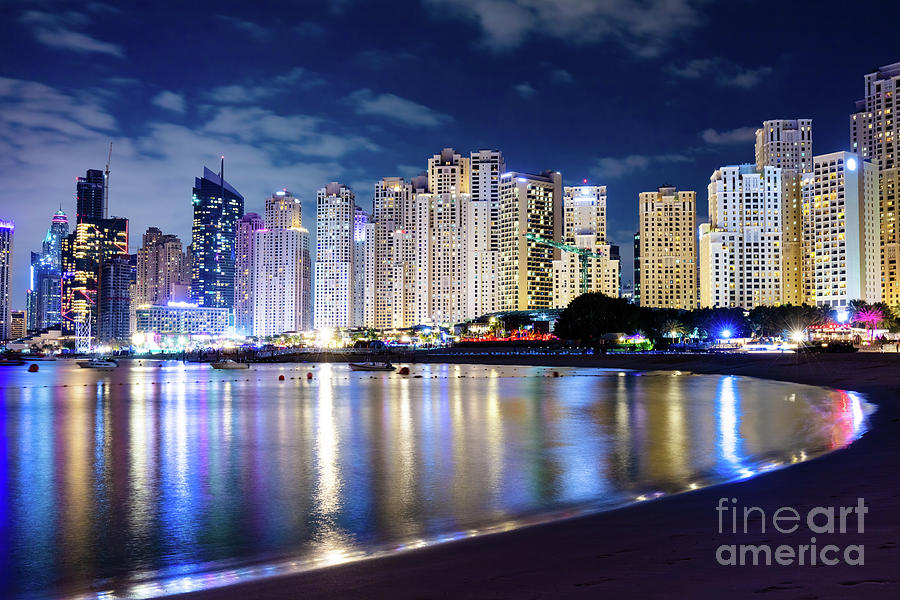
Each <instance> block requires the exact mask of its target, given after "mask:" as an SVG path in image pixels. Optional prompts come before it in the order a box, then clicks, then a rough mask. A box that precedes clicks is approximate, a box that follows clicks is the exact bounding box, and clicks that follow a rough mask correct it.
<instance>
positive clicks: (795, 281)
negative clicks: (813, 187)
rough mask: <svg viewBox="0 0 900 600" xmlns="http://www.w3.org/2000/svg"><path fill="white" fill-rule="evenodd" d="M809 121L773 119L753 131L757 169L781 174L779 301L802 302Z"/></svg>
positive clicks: (810, 123)
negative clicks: (803, 179) (803, 177)
mask: <svg viewBox="0 0 900 600" xmlns="http://www.w3.org/2000/svg"><path fill="white" fill-rule="evenodd" d="M812 157H813V147H812V119H773V120H770V121H764V122H763V124H762V127H761V128H759V129H757V130H756V169H757V171H762V169H763V167H767V166H768V167H778V168H780V169H781V170H782V171H781V185H782V191H781V227H782V236H781V246H782V251H781V280H782V289H781V301H782V302H783V303H784V304H795V305H797V304H801V303H802V302H803V277H802V271H803V259H802V256H801V254H802V239H801V236H802V234H803V225H802V224H803V215H802V210H801V200H800V177H801V175H803V174H804V173H809V172H810V171H811V170H812Z"/></svg>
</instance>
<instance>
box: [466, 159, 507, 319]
mask: <svg viewBox="0 0 900 600" xmlns="http://www.w3.org/2000/svg"><path fill="white" fill-rule="evenodd" d="M469 167H470V172H471V180H470V181H471V183H470V185H469V189H470V190H471V201H470V202H469V204H468V205H467V208H468V215H467V217H466V223H467V227H468V231H467V234H466V248H467V252H468V256H467V260H466V269H467V277H466V280H467V287H468V289H467V292H466V294H467V306H466V312H467V314H468V317H469V318H476V317H480V316H481V315H485V314H489V313H493V312H497V311H498V310H499V287H498V286H499V277H498V276H499V271H498V268H499V261H500V253H499V248H500V230H499V227H498V225H499V221H500V176H501V175H502V174H503V173H505V172H506V163H505V162H504V160H503V154H502V153H501V152H500V151H499V150H478V151H476V152H472V153H470V154H469Z"/></svg>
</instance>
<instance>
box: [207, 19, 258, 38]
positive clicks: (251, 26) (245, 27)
mask: <svg viewBox="0 0 900 600" xmlns="http://www.w3.org/2000/svg"><path fill="white" fill-rule="evenodd" d="M216 18H217V19H218V20H220V21H222V22H224V23H227V24H228V25H230V26H231V27H233V28H234V29H237V30H238V31H243V32H244V33H246V34H247V35H249V36H250V37H252V38H253V39H255V40H264V39H266V38H267V37H269V30H268V29H266V28H265V27H263V26H262V25H259V24H257V23H254V22H253V21H247V20H246V19H238V18H237V17H230V16H228V15H216Z"/></svg>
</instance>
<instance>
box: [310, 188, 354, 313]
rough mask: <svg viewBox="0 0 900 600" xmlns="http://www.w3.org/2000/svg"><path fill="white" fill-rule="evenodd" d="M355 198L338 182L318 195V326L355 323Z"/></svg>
mask: <svg viewBox="0 0 900 600" xmlns="http://www.w3.org/2000/svg"><path fill="white" fill-rule="evenodd" d="M355 199H356V196H355V195H354V193H353V190H351V189H350V188H349V187H347V186H346V185H343V184H341V183H337V182H331V183H329V184H327V185H326V186H325V187H324V188H322V189H320V190H319V191H318V193H317V195H316V234H317V235H316V283H315V286H316V294H315V311H314V315H313V316H314V320H315V328H316V329H322V328H337V327H350V326H351V319H352V314H351V311H352V299H353V270H354V249H355V246H354V239H353V234H354V217H355V214H356V204H355Z"/></svg>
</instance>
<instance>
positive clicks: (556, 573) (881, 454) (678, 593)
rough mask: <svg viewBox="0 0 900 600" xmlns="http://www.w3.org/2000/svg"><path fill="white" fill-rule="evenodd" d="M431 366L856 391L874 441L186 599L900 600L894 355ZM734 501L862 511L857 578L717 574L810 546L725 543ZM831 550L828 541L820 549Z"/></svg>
mask: <svg viewBox="0 0 900 600" xmlns="http://www.w3.org/2000/svg"><path fill="white" fill-rule="evenodd" d="M431 360H432V361H433V362H475V363H502V364H531V365H547V366H563V365H565V366H585V367H614V368H632V369H645V370H651V369H679V370H683V371H693V372H697V373H722V374H735V375H745V376H752V377H763V378H768V379H775V380H783V381H793V382H797V383H806V384H812V385H821V386H828V387H833V388H838V389H846V390H853V391H858V392H861V393H863V394H865V395H866V396H867V399H868V400H869V401H870V402H873V403H875V404H877V406H878V411H877V412H876V413H875V414H874V415H873V416H872V417H871V419H870V422H869V428H870V429H869V431H868V432H867V433H866V434H865V435H864V436H863V437H862V438H861V439H860V440H858V441H857V442H856V443H854V444H853V445H851V446H850V447H849V448H846V449H843V450H838V451H835V452H832V453H830V454H828V455H826V456H824V457H821V458H818V459H815V460H811V461H807V462H802V463H799V464H797V465H795V466H792V467H790V468H787V469H782V470H778V471H774V472H771V473H767V474H765V475H761V476H757V477H754V478H752V479H749V480H745V481H741V482H735V483H728V484H724V485H720V486H715V487H710V488H705V489H702V490H698V491H695V492H690V493H685V494H679V495H675V496H671V497H665V498H661V499H659V500H655V501H649V502H643V503H639V504H636V505H633V506H630V507H626V508H623V509H619V510H615V511H610V512H605V513H600V514H596V515H591V516H586V517H580V518H576V519H570V520H565V521H559V522H554V523H549V524H545V525H536V526H533V527H527V528H523V529H519V530H516V531H511V532H507V533H500V534H494V535H489V536H483V537H478V538H472V539H468V540H463V541H458V542H451V543H447V544H443V545H439V546H434V547H430V548H425V549H422V550H414V551H409V552H404V553H400V554H397V555H394V556H390V557H387V558H379V559H373V560H366V561H361V562H356V563H351V564H346V565H342V566H336V567H331V568H326V569H320V570H317V571H311V572H308V573H303V574H300V575H292V576H286V577H280V578H272V579H266V580H260V581H254V582H250V583H246V584H239V585H235V586H231V587H227V588H220V589H214V590H209V591H202V592H195V593H191V594H185V595H183V597H185V598H191V599H196V600H200V599H207V598H209V599H213V598H215V599H229V600H230V599H232V598H234V599H244V598H267V599H281V598H301V597H302V598H575V597H577V598H596V597H601V596H606V597H613V598H630V597H634V598H670V597H717V598H748V597H754V598H757V597H761V598H766V597H770V598H849V597H866V598H896V597H900V574H898V565H900V409H898V400H900V355H898V354H885V355H882V354H877V353H859V354H848V355H812V356H799V357H798V356H795V355H756V356H746V355H721V356H708V355H702V356H700V355H693V356H692V355H685V356H663V355H660V356H607V357H571V356H563V357H546V356H534V357H521V356H517V357H491V358H487V357H467V356H439V357H433V359H431ZM723 497H724V498H732V497H734V498H737V499H738V500H739V505H741V506H758V507H761V508H763V509H764V510H765V511H766V513H767V514H769V515H771V514H772V513H774V512H775V510H777V509H778V508H779V507H782V506H789V507H793V508H795V509H796V510H797V511H799V512H800V514H806V512H807V511H809V510H810V509H811V508H813V507H816V506H826V507H827V506H855V505H857V503H858V498H864V501H865V505H866V506H867V507H868V509H869V512H868V514H867V515H866V516H865V531H864V533H861V534H859V533H855V529H854V528H852V527H851V528H850V532H848V533H847V534H844V535H840V536H838V538H839V539H837V540H836V543H841V544H843V545H848V544H862V545H864V546H865V555H864V556H865V558H864V561H865V564H864V565H859V566H851V565H846V564H843V563H841V564H838V565H835V566H823V565H821V564H817V565H815V566H809V565H806V566H797V565H793V566H780V565H774V564H773V565H772V566H752V565H747V566H722V565H719V564H718V563H717V561H716V549H717V548H718V547H719V546H720V545H721V544H765V543H769V544H772V545H773V546H774V545H778V544H789V545H792V546H794V547H797V546H799V545H801V544H809V543H810V539H809V537H810V531H809V530H808V529H806V528H805V527H801V528H799V530H798V531H797V532H796V533H795V534H781V533H774V532H772V531H771V528H770V529H768V530H767V533H766V534H761V533H759V532H757V533H755V534H754V533H751V534H748V535H746V536H744V535H730V534H729V535H724V536H723V535H719V534H718V531H717V528H718V513H717V512H716V510H715V509H716V505H717V503H718V502H719V499H720V498H723ZM825 543H827V542H825Z"/></svg>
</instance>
